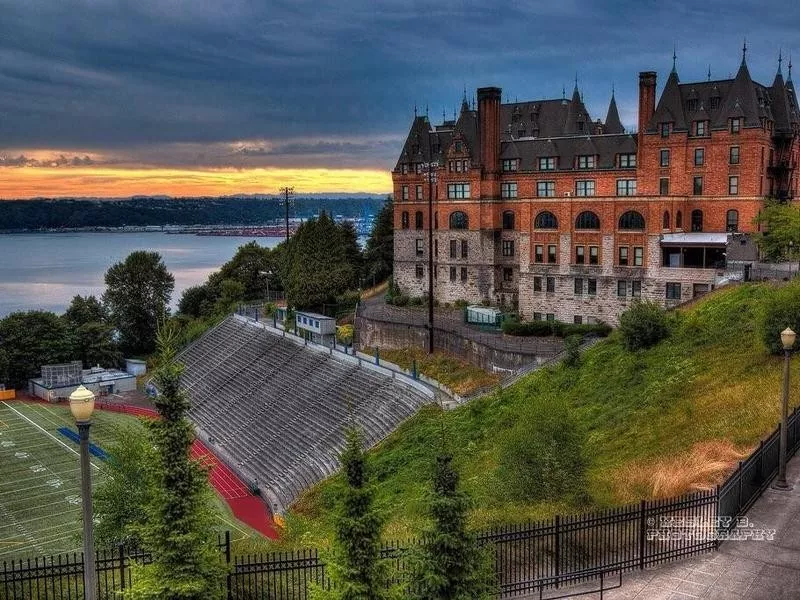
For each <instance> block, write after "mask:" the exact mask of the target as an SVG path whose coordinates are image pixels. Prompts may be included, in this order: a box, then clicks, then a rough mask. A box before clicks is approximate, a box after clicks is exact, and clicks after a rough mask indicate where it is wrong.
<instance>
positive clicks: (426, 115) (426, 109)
mask: <svg viewBox="0 0 800 600" xmlns="http://www.w3.org/2000/svg"><path fill="white" fill-rule="evenodd" d="M425 118H426V119H427V118H428V104H427V102H426V103H425Z"/></svg>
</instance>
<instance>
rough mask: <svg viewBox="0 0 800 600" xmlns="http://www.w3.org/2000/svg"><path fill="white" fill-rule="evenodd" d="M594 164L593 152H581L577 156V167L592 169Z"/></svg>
mask: <svg viewBox="0 0 800 600" xmlns="http://www.w3.org/2000/svg"><path fill="white" fill-rule="evenodd" d="M595 166H596V163H595V155H594V154H581V155H579V156H578V168H579V169H594V168H595Z"/></svg>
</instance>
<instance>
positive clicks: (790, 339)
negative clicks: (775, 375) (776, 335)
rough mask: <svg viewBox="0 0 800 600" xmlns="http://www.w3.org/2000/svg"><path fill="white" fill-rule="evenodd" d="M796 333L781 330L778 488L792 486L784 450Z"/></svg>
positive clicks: (788, 329)
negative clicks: (781, 359) (781, 366)
mask: <svg viewBox="0 0 800 600" xmlns="http://www.w3.org/2000/svg"><path fill="white" fill-rule="evenodd" d="M795 339H797V334H796V333H795V332H794V331H792V330H791V328H789V327H787V328H786V329H784V330H783V331H781V344H782V345H783V357H784V358H783V401H782V402H781V442H780V455H779V456H778V479H777V481H775V485H774V486H773V487H775V488H776V489H779V490H789V489H791V487H792V486H790V485H789V484H788V483H786V450H787V446H788V441H789V435H788V430H787V427H788V417H789V355H790V354H791V352H792V348H793V347H794V342H795Z"/></svg>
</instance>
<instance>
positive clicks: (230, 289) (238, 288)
mask: <svg viewBox="0 0 800 600" xmlns="http://www.w3.org/2000/svg"><path fill="white" fill-rule="evenodd" d="M219 290H220V294H219V299H218V300H217V302H216V306H215V310H216V312H217V313H228V312H230V311H231V310H232V309H233V307H234V305H235V304H236V303H237V302H241V301H242V300H244V296H245V287H244V284H243V283H242V282H240V281H237V280H235V279H225V280H223V281H222V283H221V284H220V286H219Z"/></svg>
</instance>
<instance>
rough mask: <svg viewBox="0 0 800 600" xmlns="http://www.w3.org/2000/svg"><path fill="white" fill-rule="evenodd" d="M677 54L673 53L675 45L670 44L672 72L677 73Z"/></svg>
mask: <svg viewBox="0 0 800 600" xmlns="http://www.w3.org/2000/svg"><path fill="white" fill-rule="evenodd" d="M677 64H678V54H677V52H676V51H675V44H672V72H673V73H675V72H677V70H678V69H677Z"/></svg>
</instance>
